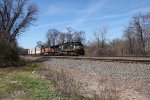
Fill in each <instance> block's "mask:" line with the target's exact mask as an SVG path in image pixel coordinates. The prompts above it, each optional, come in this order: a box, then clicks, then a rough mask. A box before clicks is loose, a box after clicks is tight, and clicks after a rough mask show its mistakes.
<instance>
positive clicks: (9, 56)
mask: <svg viewBox="0 0 150 100" xmlns="http://www.w3.org/2000/svg"><path fill="white" fill-rule="evenodd" d="M18 60H19V54H18V50H17V47H15V46H13V45H11V44H10V43H8V42H6V41H4V40H0V66H8V65H9V66H13V65H15V64H16V62H17V61H18Z"/></svg>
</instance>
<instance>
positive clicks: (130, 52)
mask: <svg viewBox="0 0 150 100" xmlns="http://www.w3.org/2000/svg"><path fill="white" fill-rule="evenodd" d="M107 33H108V28H107V27H101V28H97V29H95V30H94V31H93V36H94V40H95V41H90V42H89V43H88V44H89V45H86V53H87V55H88V56H148V55H150V13H138V14H136V15H135V16H133V17H132V19H131V21H130V22H129V24H128V26H127V27H126V28H124V31H123V37H121V38H118V39H113V40H111V41H109V42H108V41H107V39H108V38H109V37H106V34H107ZM92 51H93V52H92Z"/></svg>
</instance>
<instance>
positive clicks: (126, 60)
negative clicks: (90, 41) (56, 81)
mask: <svg viewBox="0 0 150 100" xmlns="http://www.w3.org/2000/svg"><path fill="white" fill-rule="evenodd" d="M50 58H55V59H74V60H87V61H102V62H119V63H141V64H150V57H144V56H143V57H131V56H130V57H121V56H120V57H81V56H78V57H76V56H40V57H39V58H37V59H35V62H42V61H45V60H48V59H50Z"/></svg>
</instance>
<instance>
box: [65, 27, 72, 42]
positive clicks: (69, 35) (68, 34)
mask: <svg viewBox="0 0 150 100" xmlns="http://www.w3.org/2000/svg"><path fill="white" fill-rule="evenodd" d="M66 29H67V32H66V42H72V41H73V38H72V37H73V34H72V32H73V29H72V28H71V27H66Z"/></svg>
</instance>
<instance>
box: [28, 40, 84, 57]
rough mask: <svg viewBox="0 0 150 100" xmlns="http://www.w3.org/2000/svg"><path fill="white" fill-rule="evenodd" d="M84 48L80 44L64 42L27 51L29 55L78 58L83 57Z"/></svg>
mask: <svg viewBox="0 0 150 100" xmlns="http://www.w3.org/2000/svg"><path fill="white" fill-rule="evenodd" d="M84 53H85V52H84V46H83V44H82V43H81V42H66V43H62V44H58V45H54V46H40V47H35V49H30V50H28V54H29V55H50V56H63V55H66V56H79V55H84Z"/></svg>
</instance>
